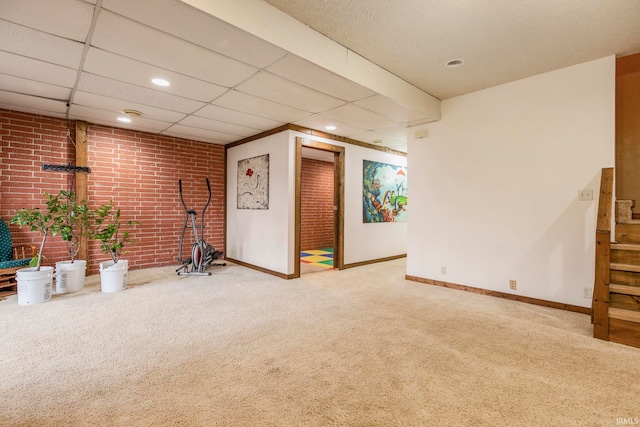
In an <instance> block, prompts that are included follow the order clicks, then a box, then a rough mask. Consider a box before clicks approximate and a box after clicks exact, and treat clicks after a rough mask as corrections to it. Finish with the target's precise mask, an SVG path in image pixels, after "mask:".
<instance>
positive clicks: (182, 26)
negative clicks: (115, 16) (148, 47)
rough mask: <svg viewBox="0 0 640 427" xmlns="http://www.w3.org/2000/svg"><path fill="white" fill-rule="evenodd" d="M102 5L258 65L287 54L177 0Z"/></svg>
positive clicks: (124, 0) (108, 0)
mask: <svg viewBox="0 0 640 427" xmlns="http://www.w3.org/2000/svg"><path fill="white" fill-rule="evenodd" d="M102 7H104V8H106V9H109V10H112V11H114V12H117V13H119V14H120V15H123V16H127V17H129V18H131V19H134V20H136V21H139V22H142V23H144V24H147V25H149V26H151V27H154V28H157V29H159V30H162V31H164V32H167V33H169V34H172V35H174V36H176V37H179V38H181V39H184V40H190V41H191V42H193V43H195V44H198V45H200V46H203V47H206V48H207V49H211V50H213V51H215V52H218V53H221V54H223V55H225V56H228V57H229V58H234V59H237V60H238V61H241V62H244V63H246V64H250V65H253V66H254V67H258V68H264V67H266V66H267V65H269V64H272V63H273V62H275V61H276V60H277V59H278V58H281V57H283V56H284V55H285V54H286V52H285V51H284V50H282V49H280V48H279V47H276V46H274V45H272V44H270V43H268V42H266V41H264V40H262V39H260V38H258V37H255V36H253V35H251V34H249V33H247V32H245V31H242V30H240V29H238V28H236V27H234V26H232V25H230V24H227V23H226V22H224V21H222V20H220V19H218V18H216V17H213V16H210V15H207V14H206V13H204V12H202V11H200V10H198V9H196V8H193V7H191V6H189V5H187V4H185V3H182V2H178V1H175V0H137V1H131V0H103V2H102Z"/></svg>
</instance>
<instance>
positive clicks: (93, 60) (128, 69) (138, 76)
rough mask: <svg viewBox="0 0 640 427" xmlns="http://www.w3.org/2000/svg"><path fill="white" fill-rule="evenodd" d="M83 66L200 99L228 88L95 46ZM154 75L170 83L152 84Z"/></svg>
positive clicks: (211, 96) (143, 84)
mask: <svg viewBox="0 0 640 427" xmlns="http://www.w3.org/2000/svg"><path fill="white" fill-rule="evenodd" d="M83 69H84V71H87V72H89V73H93V74H97V75H101V76H104V77H109V78H111V79H114V80H120V81H123V82H127V83H131V84H135V85H138V86H142V87H147V88H151V89H154V90H157V91H160V92H166V93H171V94H173V95H177V96H181V97H183V98H189V99H195V100H197V101H202V102H209V101H212V100H214V99H215V98H217V97H218V96H220V95H222V94H223V93H225V92H226V91H227V90H228V89H227V88H225V87H222V86H218V85H214V84H211V83H207V82H205V81H202V80H198V79H194V78H193V77H188V76H185V75H184V74H178V73H174V72H173V71H169V70H165V69H163V68H160V67H155V66H153V65H149V64H145V63H142V62H139V61H136V60H133V59H130V58H125V57H124V56H119V55H115V54H113V53H111V52H107V51H104V50H101V49H97V48H95V47H92V48H90V49H89V52H88V53H87V58H86V60H85V63H84V67H83ZM156 77H159V78H163V79H165V80H167V81H169V82H170V83H171V85H170V86H167V87H159V86H155V85H154V84H153V83H151V79H152V78H156Z"/></svg>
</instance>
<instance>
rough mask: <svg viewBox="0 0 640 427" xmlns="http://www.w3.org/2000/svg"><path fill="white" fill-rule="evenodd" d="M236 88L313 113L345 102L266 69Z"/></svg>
mask: <svg viewBox="0 0 640 427" xmlns="http://www.w3.org/2000/svg"><path fill="white" fill-rule="evenodd" d="M236 90H239V91H241V92H244V93H248V94H250V95H254V96H257V97H260V98H264V99H268V100H270V101H273V102H277V103H278V104H284V105H290V106H292V107H295V108H298V109H300V110H303V111H309V112H311V113H319V112H320V111H325V110H330V109H332V108H336V107H338V106H340V105H344V104H345V101H343V100H341V99H337V98H333V97H330V96H329V95H325V94H323V93H320V92H317V91H315V90H312V89H309V88H307V87H304V86H301V85H299V84H297V83H293V82H291V81H289V80H285V79H283V78H282V77H278V76H276V75H274V74H271V73H268V72H266V71H260V72H259V73H258V74H256V75H254V76H253V77H251V78H250V79H249V80H247V81H246V82H244V83H242V84H240V85H238V86H237V87H236Z"/></svg>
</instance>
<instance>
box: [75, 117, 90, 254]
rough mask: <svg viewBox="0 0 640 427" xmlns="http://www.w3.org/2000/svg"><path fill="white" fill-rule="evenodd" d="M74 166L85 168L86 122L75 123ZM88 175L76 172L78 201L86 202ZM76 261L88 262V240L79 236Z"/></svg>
mask: <svg viewBox="0 0 640 427" xmlns="http://www.w3.org/2000/svg"><path fill="white" fill-rule="evenodd" d="M75 139H76V166H87V122H83V121H76V138H75ZM87 181H88V174H87V173H82V172H76V197H77V198H78V201H81V200H88V196H87ZM77 258H78V259H84V260H89V239H88V238H87V236H86V235H82V236H80V251H79V252H78V257H77Z"/></svg>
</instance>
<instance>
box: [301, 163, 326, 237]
mask: <svg viewBox="0 0 640 427" xmlns="http://www.w3.org/2000/svg"><path fill="white" fill-rule="evenodd" d="M301 190H302V205H301V233H300V234H301V236H300V248H301V249H302V250H310V249H320V248H326V247H333V232H334V230H333V215H334V211H333V203H334V201H333V163H329V162H322V161H319V160H312V159H302V174H301Z"/></svg>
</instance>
